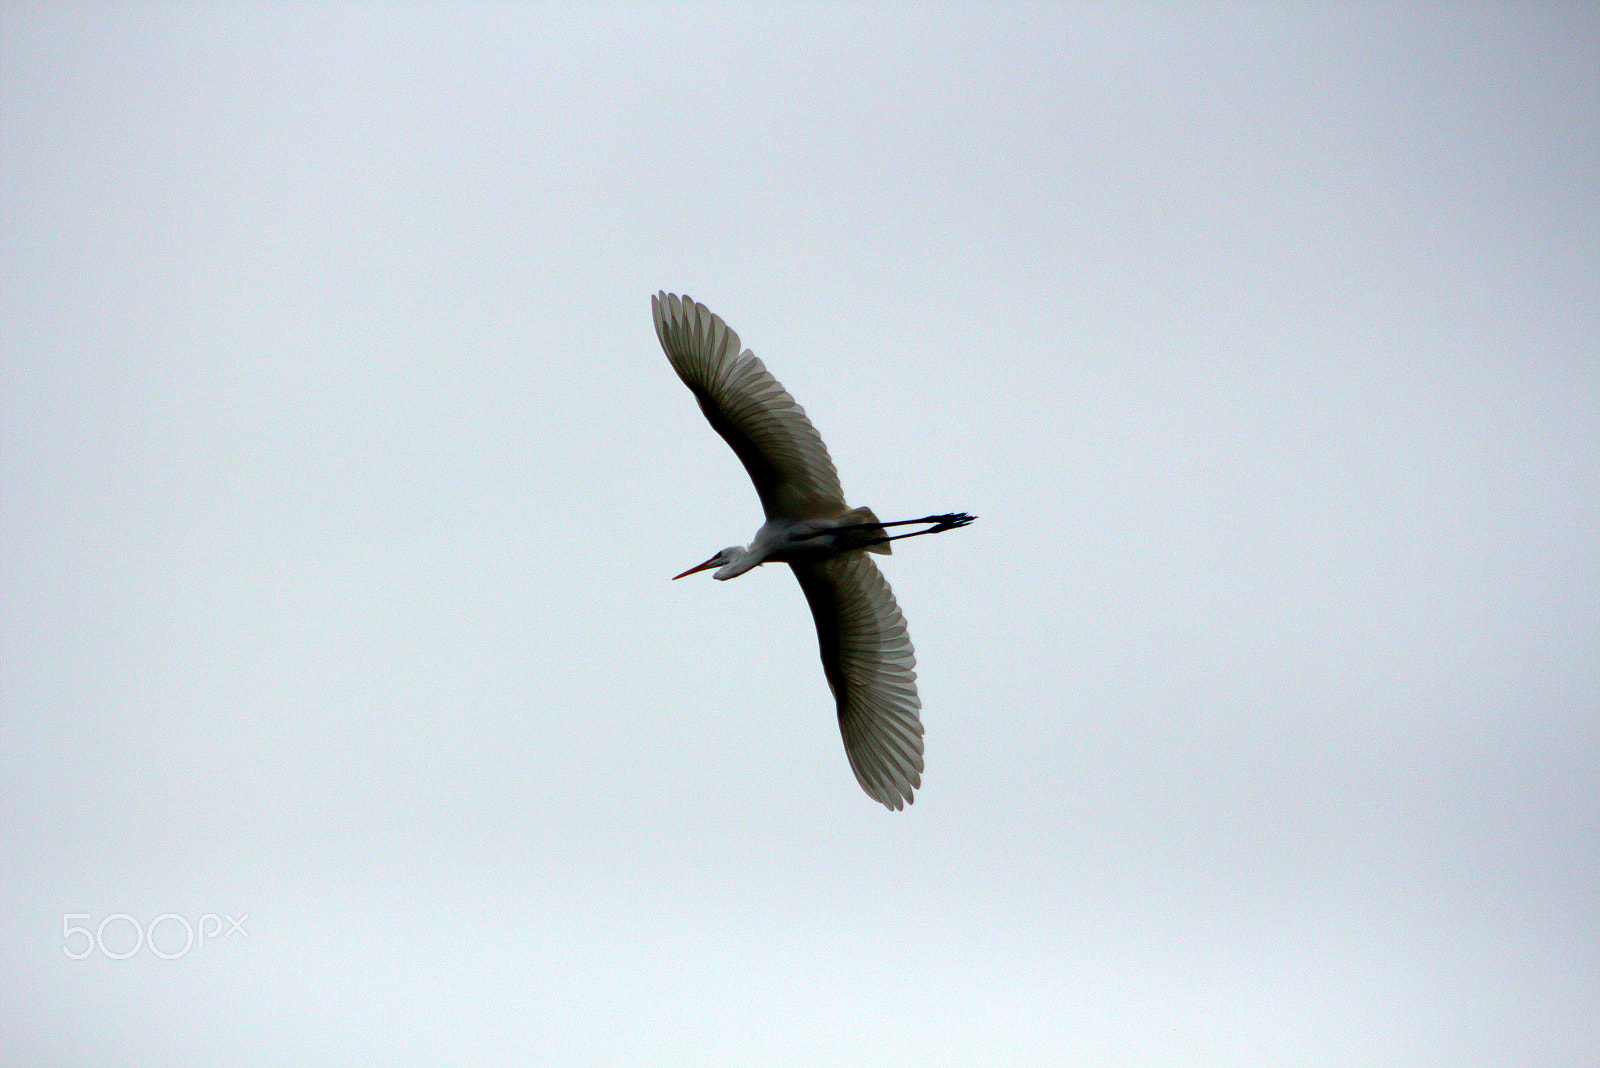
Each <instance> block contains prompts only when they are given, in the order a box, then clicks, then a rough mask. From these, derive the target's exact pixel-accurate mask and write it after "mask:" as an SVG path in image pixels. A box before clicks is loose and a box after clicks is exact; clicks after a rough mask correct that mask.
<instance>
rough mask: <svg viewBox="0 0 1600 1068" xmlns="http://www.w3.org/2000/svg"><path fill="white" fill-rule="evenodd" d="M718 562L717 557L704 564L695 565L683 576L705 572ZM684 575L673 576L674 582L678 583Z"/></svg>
mask: <svg viewBox="0 0 1600 1068" xmlns="http://www.w3.org/2000/svg"><path fill="white" fill-rule="evenodd" d="M716 562H717V558H716V557H715V556H713V557H712V558H711V559H709V560H707V561H706V562H705V563H703V564H696V565H694V566H693V567H691V568H690V569H689V570H687V571H685V572H684V573H683V575H692V574H694V573H695V572H696V571H704V570H705V569H706V568H708V567H710V566H711V565H713V564H715V563H716ZM683 575H673V576H672V581H673V582H677V581H678V580H679V579H681V578H683Z"/></svg>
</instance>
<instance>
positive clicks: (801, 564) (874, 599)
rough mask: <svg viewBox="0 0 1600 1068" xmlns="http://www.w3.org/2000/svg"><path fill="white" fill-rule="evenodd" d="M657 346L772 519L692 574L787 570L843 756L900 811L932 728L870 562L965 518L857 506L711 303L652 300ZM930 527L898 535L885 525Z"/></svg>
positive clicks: (789, 401) (667, 297) (779, 389)
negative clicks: (880, 513) (808, 625)
mask: <svg viewBox="0 0 1600 1068" xmlns="http://www.w3.org/2000/svg"><path fill="white" fill-rule="evenodd" d="M651 305H652V307H653V309H654V312H655V323H656V336H657V337H659V338H660V339H661V347H662V349H664V350H665V351H666V354H667V359H668V360H670V361H671V363H672V367H673V369H674V370H675V371H677V372H678V377H679V378H681V379H683V382H684V384H685V385H686V386H688V387H689V389H690V391H691V392H692V393H693V394H694V395H695V399H696V400H698V401H699V402H700V410H701V411H702V412H704V413H705V416H706V419H707V420H709V421H710V423H711V426H712V428H713V429H715V430H716V432H717V433H718V434H721V435H722V437H723V438H724V440H726V441H727V443H728V444H729V445H730V446H732V448H733V451H734V453H735V455H737V456H738V457H739V460H740V462H742V463H743V464H744V466H745V470H746V471H748V472H749V474H750V480H751V481H752V482H753V483H755V487H756V493H757V494H758V495H759V496H760V498H761V507H762V509H763V510H764V511H765V513H766V519H767V521H766V522H765V523H764V524H763V525H762V527H761V529H760V530H758V531H757V532H756V537H755V540H754V541H752V542H751V543H750V545H749V547H748V548H746V547H742V546H730V547H729V548H726V549H723V550H722V551H721V552H719V553H717V554H716V555H715V556H713V557H712V558H711V559H709V560H707V561H706V562H705V563H703V564H700V565H698V566H696V567H692V568H690V569H689V570H688V571H685V572H684V573H683V575H678V576H676V577H677V578H682V577H683V576H684V575H692V574H694V573H695V572H696V571H704V570H706V569H708V568H713V567H715V568H717V569H718V570H717V572H716V574H715V576H714V577H715V578H718V579H730V578H733V577H735V576H736V575H742V574H744V573H745V572H746V571H749V570H750V569H752V568H754V567H758V566H760V565H761V564H763V563H766V562H768V561H776V562H783V563H787V564H788V565H789V567H790V568H791V569H792V570H793V571H794V575H795V578H796V579H798V580H799V582H800V588H801V590H803V591H804V592H805V595H806V601H807V603H808V604H809V605H810V606H811V614H812V617H813V618H814V619H815V620H816V624H817V642H818V646H819V647H820V650H821V653H822V668H823V671H824V673H825V674H826V675H827V678H828V685H829V686H830V687H831V688H832V690H833V695H834V699H835V702H836V703H837V705H838V712H839V729H840V731H841V732H842V733H843V735H844V748H845V753H846V754H847V755H848V756H849V758H850V767H851V768H852V769H853V770H854V771H855V774H856V780H857V781H858V782H859V783H860V784H861V788H862V789H863V790H865V791H866V792H867V794H868V795H870V796H871V797H872V798H874V799H875V800H877V801H880V802H882V803H883V804H884V805H887V806H888V807H889V808H891V809H898V808H901V807H902V806H904V805H907V804H910V803H911V800H912V791H913V790H915V789H916V788H918V787H920V786H921V785H922V721H921V718H920V716H919V714H918V713H919V710H920V709H921V707H922V702H921V701H920V700H919V699H918V697H917V681H916V680H917V672H916V657H915V656H914V654H913V653H912V650H911V637H910V635H909V634H907V632H906V622H905V618H904V617H903V616H902V615H901V614H900V607H899V605H897V604H896V603H895V599H894V593H893V592H892V591H891V590H890V589H889V583H888V582H887V581H886V580H885V579H884V577H883V574H882V573H881V572H880V571H879V570H878V568H877V566H876V565H875V564H873V562H872V560H871V559H870V558H869V557H868V556H867V553H888V552H889V551H890V548H889V542H891V541H895V540H898V539H899V538H909V537H915V536H916V535H918V534H933V533H937V532H939V531H942V530H952V529H954V528H956V527H960V526H965V525H966V524H968V523H970V522H972V519H973V517H972V516H969V515H965V514H962V513H954V514H948V515H937V516H926V517H924V518H922V519H909V520H903V521H900V522H896V523H881V522H879V521H878V518H877V517H876V516H875V515H873V514H872V511H871V510H870V509H867V508H854V509H852V508H850V507H849V506H848V505H846V504H845V499H844V491H843V490H842V489H841V488H840V486H839V474H838V472H837V471H836V470H835V469H834V466H833V461H832V459H830V458H829V456H828V449H827V446H825V445H823V443H822V437H821V435H819V434H818V433H817V431H816V428H815V427H813V426H812V425H811V420H809V419H807V418H806V413H805V409H804V408H802V407H800V405H799V404H797V403H795V399H794V398H793V397H791V396H790V395H789V393H788V391H787V390H785V389H784V388H783V386H781V385H779V384H778V380H777V379H775V378H773V377H772V375H771V374H770V373H769V372H768V371H767V369H766V367H765V365H763V364H762V362H761V361H760V360H759V359H757V358H756V355H755V354H754V353H752V352H750V351H749V350H744V351H741V350H740V348H739V335H738V334H736V333H734V332H733V331H732V330H730V329H728V326H727V324H726V323H724V322H723V321H722V320H721V319H720V318H718V317H717V316H715V315H713V314H712V313H711V312H710V310H708V309H707V308H706V306H705V305H704V304H696V303H695V302H694V301H693V300H691V299H690V298H688V297H683V298H679V297H676V296H673V295H671V294H668V293H659V294H657V295H656V296H655V297H653V298H651ZM921 523H928V524H932V525H931V526H930V528H929V529H927V530H919V531H914V532H913V533H911V534H899V535H894V536H890V535H889V534H888V533H887V531H886V530H885V529H884V528H885V527H892V526H903V525H906V524H921Z"/></svg>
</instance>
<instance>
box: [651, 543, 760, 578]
mask: <svg viewBox="0 0 1600 1068" xmlns="http://www.w3.org/2000/svg"><path fill="white" fill-rule="evenodd" d="M747 555H749V554H748V553H747V552H745V548H744V546H743V545H730V546H728V547H727V548H726V549H723V550H722V551H721V552H719V553H717V555H715V556H713V557H712V558H711V559H709V560H707V561H706V562H705V563H703V564H696V565H695V566H693V567H691V568H690V569H689V570H687V571H685V572H684V573H683V575H692V574H694V573H695V572H696V571H705V570H707V569H708V568H713V567H715V568H720V569H721V570H719V571H718V572H717V573H716V574H715V575H712V576H711V577H712V578H714V579H722V580H723V581H727V580H728V579H731V578H733V577H734V576H735V575H742V574H744V573H745V572H746V571H749V570H750V568H749V567H741V568H739V569H738V570H733V568H732V565H734V564H737V563H738V562H739V561H741V560H743V559H744V558H745V557H746V556H747ZM751 566H752V567H753V566H755V565H753V564H752V565H751ZM723 571H727V572H728V573H727V574H723ZM683 575H673V576H672V581H674V582H676V581H678V580H679V579H681V578H683Z"/></svg>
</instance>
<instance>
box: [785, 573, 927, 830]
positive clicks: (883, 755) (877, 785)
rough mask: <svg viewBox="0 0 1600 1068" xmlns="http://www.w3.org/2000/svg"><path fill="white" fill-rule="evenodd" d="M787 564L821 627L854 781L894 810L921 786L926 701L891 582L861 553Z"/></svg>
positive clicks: (825, 666) (819, 633) (824, 664)
mask: <svg viewBox="0 0 1600 1068" xmlns="http://www.w3.org/2000/svg"><path fill="white" fill-rule="evenodd" d="M789 566H790V568H792V569H793V570H794V577H795V578H797V579H799V580H800V588H801V589H802V590H804V591H805V595H806V600H807V601H808V602H809V603H810V605H811V615H812V617H813V618H814V619H815V620H816V622H817V644H818V645H819V646H820V647H821V650H822V670H823V671H824V672H825V673H826V674H827V676H828V685H829V687H831V688H832V690H833V697H834V700H835V701H836V702H837V703H838V705H839V730H840V731H841V732H842V733H843V734H844V751H845V753H846V755H848V756H849V757H850V767H851V769H852V770H853V771H854V772H855V773H856V781H857V782H859V783H860V784H861V788H862V789H863V790H865V791H866V792H867V793H868V795H869V796H871V797H872V798H873V799H874V800H876V801H880V802H882V803H883V804H885V805H887V806H888V807H889V808H892V809H898V808H900V807H901V806H902V805H908V804H910V803H911V800H912V798H911V791H912V790H914V789H916V788H917V787H920V786H921V785H922V720H921V718H920V717H919V716H918V711H919V710H920V709H921V708H922V702H921V701H920V700H918V698H917V672H916V664H917V660H916V657H915V655H913V653H912V651H911V636H910V635H909V634H907V633H906V621H905V617H904V616H902V615H901V614H900V606H899V605H897V604H895V600H894V593H893V591H891V590H890V589H889V583H888V582H887V581H885V579H884V577H883V573H882V572H880V571H879V570H878V568H877V565H875V564H874V563H873V562H872V559H871V558H870V557H869V556H867V554H866V553H865V552H864V551H860V550H858V551H855V552H848V553H842V554H840V555H839V556H833V557H829V558H828V559H826V560H821V561H816V562H810V561H804V562H798V563H791V564H790V565H789Z"/></svg>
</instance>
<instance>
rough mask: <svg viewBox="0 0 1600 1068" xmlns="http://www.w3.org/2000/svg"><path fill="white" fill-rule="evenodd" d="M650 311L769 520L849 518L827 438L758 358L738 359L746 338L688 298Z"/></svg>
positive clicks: (654, 302) (665, 301) (666, 299)
mask: <svg viewBox="0 0 1600 1068" xmlns="http://www.w3.org/2000/svg"><path fill="white" fill-rule="evenodd" d="M650 305H651V307H652V309H653V310H654V312H655V320H656V336H657V337H658V338H660V339H661V347H662V348H663V349H664V350H666V353H667V359H668V360H670V361H672V369H673V370H675V371H677V372H678V377H679V378H681V379H683V383H684V385H686V386H688V387H689V389H690V390H691V391H692V392H693V393H694V396H695V399H696V400H698V401H699V402H700V410H701V411H702V412H705V414H706V419H708V420H709V421H710V422H711V427H712V429H714V430H715V431H716V432H717V433H718V434H721V435H722V437H723V439H724V440H725V441H727V443H728V444H729V445H731V446H733V451H734V453H735V455H737V456H738V457H739V460H740V462H741V463H743V464H744V469H745V470H746V471H748V472H749V473H750V481H751V482H754V483H755V485H756V493H757V494H759V495H760V497H761V507H762V509H763V510H764V511H765V512H766V514H767V517H768V518H769V519H770V518H772V517H774V516H781V517H786V518H795V519H805V518H810V517H812V516H831V515H838V514H839V513H840V512H843V511H844V509H845V504H844V491H843V490H842V489H840V488H839V473H838V472H837V471H836V470H834V467H833V461H832V460H831V459H829V457H828V448H827V446H826V445H824V444H822V436H821V435H820V434H818V433H817V430H816V427H814V426H812V425H811V420H809V419H807V418H806V410H805V409H804V408H802V407H800V405H798V404H796V403H795V399H794V398H793V397H791V396H789V392H788V390H786V389H784V388H783V387H782V386H781V385H779V384H778V380H777V379H775V378H773V377H772V375H771V374H770V373H769V372H768V371H767V368H766V366H765V365H763V364H762V362H761V361H760V360H759V359H758V358H757V357H756V355H755V353H753V352H751V351H750V350H749V349H746V350H744V351H743V352H742V353H741V352H740V351H739V335H738V334H736V333H734V332H733V331H732V330H729V329H728V324H726V323H724V322H723V321H722V320H721V319H720V318H719V317H717V316H715V315H713V314H711V311H710V309H708V308H707V307H706V306H705V305H704V304H696V303H695V302H694V301H693V300H692V299H690V298H689V297H683V298H681V299H680V298H679V297H676V296H673V295H672V294H670V293H660V294H657V295H656V296H654V297H651V298H650Z"/></svg>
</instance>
